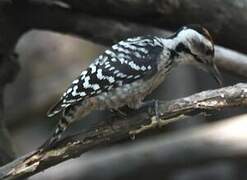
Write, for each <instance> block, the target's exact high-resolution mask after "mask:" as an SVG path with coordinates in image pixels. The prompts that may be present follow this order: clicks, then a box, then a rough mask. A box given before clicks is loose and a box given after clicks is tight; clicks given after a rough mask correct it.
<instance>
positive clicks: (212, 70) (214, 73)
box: [207, 63, 223, 87]
mask: <svg viewBox="0 0 247 180" xmlns="http://www.w3.org/2000/svg"><path fill="white" fill-rule="evenodd" d="M207 70H208V72H209V73H210V74H211V75H212V76H213V78H214V79H215V80H216V81H217V83H218V84H219V85H220V87H222V86H223V80H222V79H223V78H222V76H221V73H220V71H219V69H218V68H217V66H216V65H215V63H213V64H212V65H210V66H207Z"/></svg>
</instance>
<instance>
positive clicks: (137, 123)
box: [0, 84, 247, 179]
mask: <svg viewBox="0 0 247 180" xmlns="http://www.w3.org/2000/svg"><path fill="white" fill-rule="evenodd" d="M246 105H247V84H237V85H235V86H230V87H226V88H221V89H216V90H209V91H204V92H201V93H198V94H194V95H192V96H189V97H186V98H181V99H177V100H173V101H169V102H160V103H159V112H160V118H161V119H162V120H161V121H159V122H161V125H162V124H164V123H165V120H168V121H169V120H171V119H174V118H176V119H180V118H184V117H185V116H189V115H191V114H193V115H195V114H201V113H206V112H211V111H212V110H220V109H222V108H229V107H231V108H233V107H236V106H246ZM153 116H154V109H153V107H152V106H146V107H143V108H142V109H140V110H139V111H137V112H132V113H130V114H129V115H128V116H127V117H126V118H124V119H118V120H115V121H114V122H113V123H112V125H111V126H109V124H104V123H100V124H98V125H97V126H95V127H93V128H91V129H89V130H88V131H86V132H83V133H81V134H79V135H75V136H71V137H68V138H66V139H64V140H62V141H61V142H59V143H58V144H57V145H56V146H55V147H54V148H53V149H51V150H46V151H42V152H40V151H35V152H33V153H31V154H27V155H25V156H23V157H20V158H19V159H17V160H15V161H13V162H11V163H9V164H7V165H6V166H3V167H2V168H0V179H17V178H24V177H29V176H31V175H33V174H36V173H38V172H40V171H42V170H44V169H47V168H49V167H51V166H54V165H56V164H58V163H60V162H62V161H65V160H67V159H70V158H74V157H78V156H79V155H81V154H82V153H84V152H86V151H89V150H91V149H94V148H95V147H102V146H103V145H106V144H112V143H115V142H117V141H119V140H123V139H128V138H129V139H130V137H132V138H133V136H135V135H136V134H135V133H133V132H138V133H143V132H146V131H148V130H150V129H155V128H161V126H157V125H159V124H160V123H158V122H157V123H151V120H153V119H154V118H153ZM158 120H159V119H158ZM147 125H149V127H148V128H144V127H147Z"/></svg>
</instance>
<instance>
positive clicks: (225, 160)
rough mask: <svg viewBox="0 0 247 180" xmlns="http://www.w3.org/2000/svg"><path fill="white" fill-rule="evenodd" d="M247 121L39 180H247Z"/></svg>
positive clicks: (84, 161) (120, 149)
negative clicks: (45, 179) (51, 179)
mask: <svg viewBox="0 0 247 180" xmlns="http://www.w3.org/2000/svg"><path fill="white" fill-rule="evenodd" d="M246 119H247V115H242V116H237V117H233V118H230V119H227V120H224V121H221V122H218V123H212V124H208V125H203V126H199V127H195V128H189V129H187V130H182V131H179V132H177V131H175V132H173V133H166V134H164V135H158V136H151V137H149V138H145V140H144V139H143V140H140V141H137V142H134V143H128V144H122V145H118V146H114V147H111V148H108V149H103V150H99V151H96V152H94V153H90V154H89V153H88V154H85V156H83V157H81V158H80V159H78V160H74V161H73V162H72V163H71V164H69V163H65V164H63V165H61V166H59V167H58V168H53V169H50V170H48V171H46V172H45V173H44V174H45V175H44V174H40V175H37V176H36V177H34V179H38V177H39V178H40V177H45V178H47V179H49V178H53V177H54V174H56V176H55V177H54V180H58V179H61V178H63V179H78V180H79V179H87V180H95V179H101V180H115V179H118V180H122V179H123V180H124V179H128V180H132V179H133V180H135V179H142V180H150V179H155V180H163V179H166V180H181V179H183V180H198V179H205V180H208V179H210V180H236V179H239V180H240V179H241V180H244V179H246V178H247V172H246V171H245V169H246V165H247V153H246V150H247V145H246V143H243V142H246V140H247V134H246V125H247V120H246ZM66 169H70V170H69V171H67V172H66V174H64V173H62V172H64V171H65V170H66ZM95 172H97V173H95ZM43 175H44V176H43Z"/></svg>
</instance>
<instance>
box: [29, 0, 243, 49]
mask: <svg viewBox="0 0 247 180" xmlns="http://www.w3.org/2000/svg"><path fill="white" fill-rule="evenodd" d="M29 1H30V2H31V3H32V4H38V3H40V2H42V3H43V4H45V3H46V4H49V5H50V4H52V3H53V4H54V3H56V2H58V1H56V0H46V1H40V0H29ZM59 2H63V3H64V4H66V5H67V9H70V10H71V12H73V13H74V14H78V13H85V14H88V15H92V16H98V17H103V18H106V17H110V18H112V19H115V20H123V21H124V22H126V21H127V22H136V23H139V24H145V25H148V26H153V27H158V28H162V29H169V30H175V29H177V28H178V27H180V26H182V25H184V24H193V23H199V24H203V25H204V26H206V27H207V28H208V29H209V30H210V32H212V33H213V35H214V36H213V37H215V38H216V42H218V43H220V44H221V45H224V46H226V47H230V48H233V49H234V48H235V49H237V50H242V51H243V52H244V53H246V52H247V51H246V43H245V42H247V37H246V35H245V32H246V31H247V23H246V12H247V2H246V1H244V0H239V1H225V0H210V1H204V0H176V1H171V0H159V1H154V0H151V1H150V0H135V1H130V0H115V1H112V0H105V1H101V0H94V1H91V0H59ZM60 7H61V6H60ZM46 21H49V19H46ZM229 24H231V26H229ZM97 30H98V29H97V28H96V29H95V30H94V32H95V31H97ZM233 36H234V38H232V37H233Z"/></svg>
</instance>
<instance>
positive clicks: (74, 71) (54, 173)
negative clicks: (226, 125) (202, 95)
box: [5, 31, 246, 179]
mask: <svg viewBox="0 0 247 180" xmlns="http://www.w3.org/2000/svg"><path fill="white" fill-rule="evenodd" d="M105 48H106V47H104V46H100V45H98V44H95V43H92V42H90V41H86V40H83V39H81V38H80V39H79V38H76V37H72V36H68V35H63V34H58V33H52V32H48V31H31V32H28V33H27V34H25V35H24V36H23V37H22V38H21V39H20V41H19V42H18V45H17V47H16V51H17V52H18V53H19V56H20V58H19V62H20V64H21V71H20V73H19V74H18V77H17V79H16V81H15V82H14V83H12V84H11V85H9V86H8V87H7V88H8V89H7V90H6V92H7V93H6V96H5V98H6V99H5V106H6V107H5V112H6V113H5V116H6V122H7V126H8V128H9V130H10V133H11V136H12V138H13V139H12V140H13V144H14V145H15V148H16V152H17V153H18V155H19V156H20V155H23V154H25V153H27V152H30V151H32V150H34V149H35V148H36V147H39V146H40V145H41V144H42V143H43V142H44V141H45V140H46V139H47V138H48V137H49V136H50V135H51V133H52V132H53V130H54V128H55V125H56V123H57V119H56V118H47V117H46V112H47V110H48V109H49V107H50V106H51V105H53V104H54V103H55V102H56V101H57V100H58V99H59V97H60V96H61V95H62V93H63V92H64V90H65V89H66V88H67V87H68V86H69V85H70V83H71V82H72V81H73V79H74V78H76V77H77V76H78V75H79V74H80V73H81V71H82V70H83V69H85V68H86V67H87V65H88V64H89V63H90V62H91V61H92V60H94V58H95V57H97V56H98V55H99V54H100V53H101V52H103V51H104V49H105ZM222 73H223V77H224V83H225V84H224V85H225V86H228V85H233V84H235V83H237V82H241V81H243V82H244V80H243V79H241V78H240V77H236V76H231V75H229V74H227V73H224V72H222ZM218 87H219V86H218V84H217V83H216V82H215V81H214V79H212V77H211V76H210V75H209V74H207V73H205V72H202V71H201V70H198V69H196V68H195V67H191V66H189V65H187V66H186V65H182V66H180V67H178V68H177V69H175V70H174V71H172V72H171V74H170V75H169V76H168V78H167V79H166V80H165V82H164V83H163V84H162V85H161V86H160V87H159V88H158V89H157V90H156V91H155V92H154V93H153V94H152V95H151V96H149V97H148V99H161V100H170V99H175V98H180V97H184V96H188V95H191V94H193V93H196V92H199V91H202V90H207V89H215V88H218ZM242 112H246V110H243V109H241V108H236V109H231V110H230V109H229V110H224V111H223V112H217V113H213V114H211V115H210V116H207V117H203V116H198V117H193V118H188V119H187V120H185V121H181V122H177V123H174V124H170V125H168V126H167V128H166V129H167V133H169V131H176V130H179V129H185V128H188V127H193V126H197V125H200V124H204V123H206V122H208V121H215V120H220V119H223V118H226V117H230V116H232V115H234V114H239V113H242ZM102 113H107V112H97V113H96V114H95V113H93V115H92V114H91V115H89V116H87V117H86V118H85V120H84V121H79V122H76V123H75V124H73V125H72V127H71V128H69V130H68V132H66V135H68V134H73V133H75V132H78V131H80V130H81V129H83V128H85V127H87V126H89V125H90V122H95V121H97V120H100V119H102ZM107 114H108V113H107ZM108 115H109V114H108ZM137 140H138V139H137ZM120 148H121V147H120ZM107 151H109V149H107ZM96 154H97V153H96ZM88 156H89V157H88ZM90 157H91V158H90ZM93 157H95V155H94V152H92V153H86V154H85V155H83V156H82V157H81V158H78V159H75V160H70V161H68V162H65V163H62V164H60V165H58V166H56V167H53V168H50V169H49V170H47V171H45V173H39V174H38V175H36V176H34V177H32V178H31V179H67V178H69V177H73V176H75V175H76V173H74V172H73V171H72V172H71V173H68V174H66V176H65V177H64V174H63V173H61V172H63V171H64V168H65V169H66V167H70V166H74V167H77V168H78V167H81V169H83V164H84V163H83V162H85V159H86V160H87V159H88V160H87V161H91V160H92V159H93ZM99 157H101V158H103V157H102V156H101V155H98V156H97V158H99ZM79 169H80V168H79ZM59 172H60V173H59ZM77 176H79V175H78V173H77Z"/></svg>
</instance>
